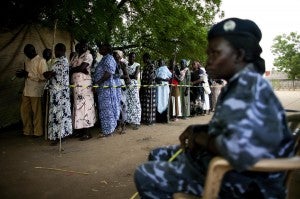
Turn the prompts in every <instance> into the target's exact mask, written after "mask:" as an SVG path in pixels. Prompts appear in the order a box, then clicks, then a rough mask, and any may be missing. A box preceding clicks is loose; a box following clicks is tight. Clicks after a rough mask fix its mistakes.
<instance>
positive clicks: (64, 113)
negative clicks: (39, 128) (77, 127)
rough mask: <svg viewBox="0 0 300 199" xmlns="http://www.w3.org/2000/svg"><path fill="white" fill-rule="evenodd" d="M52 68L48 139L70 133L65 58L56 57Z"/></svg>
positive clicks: (69, 107)
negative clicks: (53, 75)
mask: <svg viewBox="0 0 300 199" xmlns="http://www.w3.org/2000/svg"><path fill="white" fill-rule="evenodd" d="M52 70H53V71H54V72H56V75H55V77H53V78H51V79H50V80H49V82H48V88H49V96H50V97H49V98H50V100H49V120H48V136H49V139H50V140H55V139H58V138H60V137H61V138H63V137H66V136H68V135H71V134H72V116H71V102H70V87H69V63H68V60H67V58H66V57H60V58H57V59H56V61H55V63H54V65H53V66H52Z"/></svg>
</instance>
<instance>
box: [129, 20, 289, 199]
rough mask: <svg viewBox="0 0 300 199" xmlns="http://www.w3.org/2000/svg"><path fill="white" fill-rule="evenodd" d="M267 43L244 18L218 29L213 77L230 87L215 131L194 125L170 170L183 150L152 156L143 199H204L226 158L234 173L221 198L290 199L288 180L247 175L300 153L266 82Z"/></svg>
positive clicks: (212, 45) (142, 181) (211, 39)
mask: <svg viewBox="0 0 300 199" xmlns="http://www.w3.org/2000/svg"><path fill="white" fill-rule="evenodd" d="M261 36H262V35H261V31H260V29H259V27H258V26H257V25H256V24H255V23H254V22H253V21H250V20H243V19H238V18H229V19H226V20H224V21H222V22H220V23H217V24H216V25H214V26H213V27H212V28H211V29H210V31H209V32H208V49H207V55H208V59H207V71H208V74H209V75H210V76H211V77H212V78H214V79H225V80H226V81H227V82H228V84H227V85H226V86H225V87H223V89H222V92H221V94H220V97H219V99H218V102H217V106H216V109H215V114H214V116H213V117H212V119H211V121H210V122H209V124H207V125H199V124H196V125H190V126H188V127H187V129H186V130H185V131H184V132H183V133H182V134H181V135H180V137H179V139H180V142H181V147H183V148H184V150H185V151H184V153H182V154H181V155H179V156H177V158H176V160H175V161H173V162H168V161H167V160H168V159H169V157H170V156H171V155H173V154H174V153H175V152H176V151H177V150H178V149H179V148H180V146H179V145H176V146H170V147H166V148H158V149H155V150H153V151H152V152H151V153H150V155H149V160H151V161H150V162H148V163H145V164H143V165H141V166H139V167H138V168H137V170H136V172H135V183H136V186H137V189H138V191H139V193H140V195H141V198H172V195H173V193H175V192H185V193H189V194H193V195H197V196H200V195H202V192H203V185H204V181H205V175H206V172H207V167H208V163H209V161H210V160H211V159H212V157H214V156H222V157H223V158H225V159H226V160H228V162H229V163H230V164H231V166H232V167H233V168H234V170H232V171H229V172H227V173H226V175H225V176H224V178H223V181H222V185H221V190H220V192H219V198H221V199H245V198H256V199H261V198H264V199H267V198H278V199H279V198H285V188H284V173H282V172H278V173H260V172H251V171H247V169H248V168H250V167H251V166H253V165H254V164H255V163H256V162H258V161H259V160H260V159H263V158H270V159H274V158H280V157H288V156H290V155H292V152H293V139H292V136H291V133H290V130H289V129H288V126H287V123H286V116H285V111H284V109H283V107H282V105H281V103H280V102H279V100H278V99H277V97H276V95H275V94H274V92H273V90H272V88H271V86H270V84H269V83H268V81H267V80H265V79H264V78H263V77H262V74H263V73H264V71H265V66H264V62H263V59H262V58H261V57H260V54H261V52H262V50H261V48H260V45H259V41H260V40H261ZM270 137H271V138H272V139H270ZM162 182H163V183H162Z"/></svg>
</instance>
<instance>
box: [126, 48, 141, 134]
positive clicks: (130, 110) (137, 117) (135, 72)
mask: <svg viewBox="0 0 300 199" xmlns="http://www.w3.org/2000/svg"><path fill="white" fill-rule="evenodd" d="M135 56H136V55H135V53H134V52H131V53H130V54H129V58H128V66H127V72H128V74H129V78H130V84H129V85H128V87H127V89H126V91H125V93H126V99H127V122H128V123H129V124H132V125H133V129H134V130H137V129H138V128H139V125H140V123H141V103H140V96H139V88H138V76H139V74H140V72H139V71H140V64H139V63H137V62H135Z"/></svg>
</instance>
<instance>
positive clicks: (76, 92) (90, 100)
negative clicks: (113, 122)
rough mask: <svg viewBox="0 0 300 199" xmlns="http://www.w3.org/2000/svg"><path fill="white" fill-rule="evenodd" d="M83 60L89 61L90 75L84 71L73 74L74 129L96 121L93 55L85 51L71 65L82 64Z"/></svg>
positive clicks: (87, 126)
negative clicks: (92, 69) (92, 74)
mask: <svg viewBox="0 0 300 199" xmlns="http://www.w3.org/2000/svg"><path fill="white" fill-rule="evenodd" d="M82 62H85V63H88V64H89V65H88V67H87V70H88V72H89V74H88V75H86V74H84V73H74V74H73V75H72V84H74V85H75V88H74V89H73V97H74V104H73V126H74V129H82V128H89V127H92V126H94V124H95V122H96V112H95V103H94V94H93V91H92V87H91V85H92V78H91V75H90V74H91V64H92V62H93V57H92V55H91V54H90V52H89V51H87V52H85V53H83V54H82V55H81V56H80V57H78V56H76V57H75V58H74V59H73V60H72V61H71V66H72V67H76V66H80V65H81V63H82Z"/></svg>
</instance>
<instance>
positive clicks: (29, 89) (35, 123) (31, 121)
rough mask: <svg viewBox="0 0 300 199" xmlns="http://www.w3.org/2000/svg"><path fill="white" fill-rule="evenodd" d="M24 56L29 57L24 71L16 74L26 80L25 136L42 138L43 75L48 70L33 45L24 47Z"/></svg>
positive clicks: (23, 103) (22, 109) (23, 117)
mask: <svg viewBox="0 0 300 199" xmlns="http://www.w3.org/2000/svg"><path fill="white" fill-rule="evenodd" d="M24 54H25V55H26V57H27V58H26V60H25V63H24V69H22V70H18V71H17V72H16V76H17V77H19V78H25V86H24V90H23V95H22V101H21V108H20V112H21V118H22V122H23V134H24V135H28V136H29V135H33V136H34V137H40V136H42V135H43V115H42V95H43V92H44V87H45V83H46V79H45V77H44V75H43V74H44V73H45V72H46V71H47V70H48V68H47V64H46V61H45V59H43V58H42V57H40V56H39V55H38V54H37V53H36V51H35V48H34V46H33V45H32V44H27V45H26V46H25V47H24Z"/></svg>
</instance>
